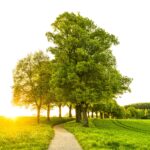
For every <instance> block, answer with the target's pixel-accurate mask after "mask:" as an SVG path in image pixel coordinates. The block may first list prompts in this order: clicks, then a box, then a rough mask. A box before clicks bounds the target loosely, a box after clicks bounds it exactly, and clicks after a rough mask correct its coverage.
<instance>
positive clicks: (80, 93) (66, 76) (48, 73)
mask: <svg viewBox="0 0 150 150" xmlns="http://www.w3.org/2000/svg"><path fill="white" fill-rule="evenodd" d="M52 27H53V30H52V31H51V32H47V33H46V36H47V39H48V41H49V42H51V43H53V44H52V45H53V46H51V47H49V48H48V51H49V52H51V54H53V55H54V59H53V60H50V59H49V58H48V57H47V55H45V54H44V53H43V52H37V53H35V54H30V55H28V56H27V57H26V58H24V59H22V60H20V61H19V62H18V64H17V66H16V69H15V71H14V86H13V91H14V92H13V93H14V102H15V103H16V104H32V105H35V106H36V108H37V118H38V121H39V116H40V109H41V107H42V105H47V106H50V104H51V103H53V102H55V103H57V104H58V105H59V106H60V107H61V105H64V104H69V105H70V106H72V105H73V106H75V110H76V121H77V122H81V120H82V121H83V124H84V126H88V110H90V108H92V107H93V106H94V105H95V106H96V105H97V106H98V105H101V103H102V102H105V103H111V101H113V99H114V98H116V97H117V96H118V95H120V94H123V93H124V92H126V91H129V84H130V83H131V79H130V78H128V77H126V76H122V75H121V73H120V72H119V71H118V70H117V69H116V60H115V57H114V56H113V54H112V52H111V50H110V48H111V46H112V45H117V44H118V43H119V42H118V39H117V38H116V37H115V36H114V35H112V34H109V33H107V32H106V31H105V30H103V29H101V28H99V27H97V26H96V25H95V24H94V22H93V21H91V20H89V19H88V18H85V17H82V16H81V15H80V14H74V13H68V12H65V13H63V14H61V15H60V16H58V18H56V21H55V22H54V23H53V24H52ZM110 105H111V104H110ZM49 108H50V107H49ZM91 111H92V110H91Z"/></svg>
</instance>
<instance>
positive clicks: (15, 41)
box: [0, 0, 150, 114]
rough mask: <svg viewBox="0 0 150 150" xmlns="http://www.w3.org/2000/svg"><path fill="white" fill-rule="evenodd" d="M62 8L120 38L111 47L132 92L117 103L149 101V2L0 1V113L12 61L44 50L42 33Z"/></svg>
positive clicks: (7, 95)
mask: <svg viewBox="0 0 150 150" xmlns="http://www.w3.org/2000/svg"><path fill="white" fill-rule="evenodd" d="M64 11H69V12H80V14H81V15H82V16H86V17H88V18H90V19H92V20H93V21H94V22H95V23H96V24H97V25H98V26H99V27H102V28H104V29H105V30H106V31H108V32H109V33H112V34H114V35H116V36H117V37H118V39H119V41H120V44H119V45H118V46H117V47H113V53H114V55H115V56H116V59H117V68H118V69H119V70H120V72H121V73H122V74H123V75H127V76H129V77H132V78H133V82H132V84H131V86H130V87H131V90H132V92H131V93H127V94H124V95H123V96H122V97H121V98H120V99H119V100H118V103H119V104H121V105H124V104H129V103H135V102H150V94H149V85H150V71H149V69H150V67H149V65H150V59H149V54H150V52H149V51H150V42H149V40H150V16H149V14H150V1H149V0H113V1H112V0H13V1H12V0H0V114H3V113H4V112H5V111H8V108H9V107H11V102H10V101H11V99H12V98H11V97H12V93H11V92H12V90H11V86H12V84H13V82H12V70H13V69H14V68H15V65H16V62H17V61H18V60H19V59H21V58H23V57H25V56H26V55H27V54H28V53H30V52H34V51H36V50H39V49H40V50H46V48H47V47H48V46H49V43H48V42H47V39H46V37H45V33H46V32H47V31H49V29H50V24H51V23H52V22H53V21H54V20H55V19H56V17H57V16H58V15H59V14H61V13H63V12H64ZM8 106H9V107H8Z"/></svg>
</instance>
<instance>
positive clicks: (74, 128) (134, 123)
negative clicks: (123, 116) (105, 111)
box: [65, 119, 150, 150]
mask: <svg viewBox="0 0 150 150" xmlns="http://www.w3.org/2000/svg"><path fill="white" fill-rule="evenodd" d="M65 128H66V129H67V130H69V131H71V132H72V133H73V134H74V135H75V136H76V138H77V139H78V141H79V143H80V144H81V146H82V147H83V149H84V150H100V149H103V150H135V149H136V150H150V120H100V119H94V120H90V127H89V128H85V127H82V125H81V124H78V123H75V122H68V123H66V124H65Z"/></svg>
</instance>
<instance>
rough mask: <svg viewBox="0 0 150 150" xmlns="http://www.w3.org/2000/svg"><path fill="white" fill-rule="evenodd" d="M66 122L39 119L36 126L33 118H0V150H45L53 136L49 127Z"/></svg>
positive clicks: (53, 119) (54, 119) (55, 119)
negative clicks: (39, 121)
mask: <svg viewBox="0 0 150 150" xmlns="http://www.w3.org/2000/svg"><path fill="white" fill-rule="evenodd" d="M66 120H67V119H58V118H52V119H51V121H50V122H47V121H46V118H41V123H40V124H37V122H36V118H35V117H17V118H13V119H8V118H4V117H0V150H47V149H48V145H49V143H50V141H51V139H52V137H53V135H54V131H53V129H52V127H51V126H52V125H54V124H58V123H61V122H65V121H66Z"/></svg>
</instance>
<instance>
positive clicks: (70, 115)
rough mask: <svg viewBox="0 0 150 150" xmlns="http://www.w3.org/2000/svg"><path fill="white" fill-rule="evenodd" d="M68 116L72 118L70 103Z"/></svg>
mask: <svg viewBox="0 0 150 150" xmlns="http://www.w3.org/2000/svg"><path fill="white" fill-rule="evenodd" d="M69 118H72V105H71V104H70V105H69Z"/></svg>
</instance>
